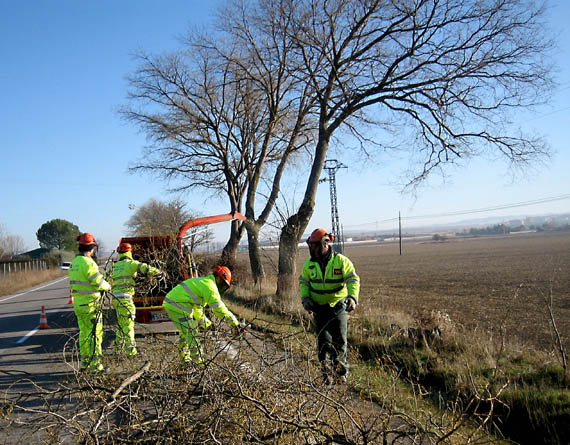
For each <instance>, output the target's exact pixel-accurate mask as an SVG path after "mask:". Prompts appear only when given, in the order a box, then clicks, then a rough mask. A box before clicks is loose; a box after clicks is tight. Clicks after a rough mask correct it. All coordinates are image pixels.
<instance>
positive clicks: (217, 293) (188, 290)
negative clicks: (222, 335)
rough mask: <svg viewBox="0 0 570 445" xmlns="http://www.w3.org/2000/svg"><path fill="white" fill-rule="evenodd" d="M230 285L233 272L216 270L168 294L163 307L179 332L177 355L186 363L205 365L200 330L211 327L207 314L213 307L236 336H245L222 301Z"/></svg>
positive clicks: (184, 282) (218, 267)
mask: <svg viewBox="0 0 570 445" xmlns="http://www.w3.org/2000/svg"><path fill="white" fill-rule="evenodd" d="M231 283H232V274H231V272H230V270H229V269H228V268H227V267H225V266H216V267H214V270H213V272H212V274H211V275H208V276H206V277H201V278H200V277H199V278H190V279H189V280H186V281H183V282H182V283H180V284H179V285H178V286H176V287H175V288H174V289H172V290H171V291H170V292H169V293H168V294H166V297H165V298H164V302H163V303H162V306H163V307H164V309H165V310H166V312H167V314H168V316H169V317H170V319H171V320H172V322H173V323H174V326H176V328H177V329H178V331H180V340H179V343H178V351H179V355H180V357H181V358H182V360H184V361H185V362H187V363H189V362H194V363H202V362H203V361H204V358H203V351H202V347H201V343H200V335H199V333H198V327H199V326H200V327H202V326H203V327H207V326H209V325H210V324H211V322H210V320H208V318H207V317H206V315H205V314H204V308H205V307H206V306H210V308H211V309H212V312H213V313H214V315H216V316H217V317H219V318H221V319H222V320H224V321H225V322H227V323H228V324H229V325H230V326H232V327H233V328H234V334H236V335H241V334H242V328H240V324H239V321H238V320H237V318H236V317H235V315H234V314H232V313H231V312H230V310H229V309H228V308H227V307H226V305H225V304H224V302H223V301H222V298H221V295H223V294H224V292H226V291H227V290H228V289H229V287H230V285H231Z"/></svg>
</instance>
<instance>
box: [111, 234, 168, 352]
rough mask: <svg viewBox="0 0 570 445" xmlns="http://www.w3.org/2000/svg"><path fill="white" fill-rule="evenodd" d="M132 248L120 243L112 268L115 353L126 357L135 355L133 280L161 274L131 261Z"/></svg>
mask: <svg viewBox="0 0 570 445" xmlns="http://www.w3.org/2000/svg"><path fill="white" fill-rule="evenodd" d="M132 251H133V247H132V246H131V244H130V243H121V244H119V247H117V252H118V253H119V259H118V261H117V262H116V263H115V264H114V266H113V274H112V278H113V280H112V283H113V307H114V308H115V311H116V313H117V330H116V332H115V352H116V353H120V352H123V351H124V352H125V353H126V354H127V356H131V357H132V356H134V355H136V354H137V345H136V342H135V310H136V309H135V303H134V302H133V296H134V294H135V278H136V277H137V276H138V275H139V274H141V275H147V276H148V277H153V276H156V275H160V274H161V273H162V272H161V270H160V269H157V268H156V267H152V266H149V265H148V264H146V263H141V262H140V261H136V260H134V259H133V254H132Z"/></svg>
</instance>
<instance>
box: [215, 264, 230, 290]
mask: <svg viewBox="0 0 570 445" xmlns="http://www.w3.org/2000/svg"><path fill="white" fill-rule="evenodd" d="M214 276H216V277H220V278H221V279H222V280H224V282H225V283H226V284H227V285H228V286H230V285H231V284H232V273H231V272H230V270H229V269H228V268H227V267H226V266H216V267H214Z"/></svg>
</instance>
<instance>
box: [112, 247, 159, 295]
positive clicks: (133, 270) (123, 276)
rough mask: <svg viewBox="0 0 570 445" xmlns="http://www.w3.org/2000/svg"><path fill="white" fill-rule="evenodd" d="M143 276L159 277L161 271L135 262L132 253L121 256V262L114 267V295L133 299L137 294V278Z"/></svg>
mask: <svg viewBox="0 0 570 445" xmlns="http://www.w3.org/2000/svg"><path fill="white" fill-rule="evenodd" d="M139 273H141V274H143V275H149V276H152V275H158V274H159V273H160V269H157V268H156V267H152V266H149V265H148V264H146V263H141V262H140V261H137V260H133V257H132V256H131V253H130V252H126V253H121V254H119V261H117V262H116V263H115V264H114V266H113V275H112V278H113V281H112V282H113V295H114V296H115V297H116V298H131V297H132V296H133V295H134V294H135V278H136V276H137V275H138V274H139Z"/></svg>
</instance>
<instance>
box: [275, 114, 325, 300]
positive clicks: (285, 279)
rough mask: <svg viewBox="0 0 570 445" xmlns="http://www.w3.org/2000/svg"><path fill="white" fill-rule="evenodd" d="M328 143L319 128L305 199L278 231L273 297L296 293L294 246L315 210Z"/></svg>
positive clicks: (295, 248)
mask: <svg viewBox="0 0 570 445" xmlns="http://www.w3.org/2000/svg"><path fill="white" fill-rule="evenodd" d="M321 125H323V123H321ZM329 140H330V134H329V133H328V132H327V131H326V129H324V128H321V130H320V132H319V140H318V141H317V146H316V148H315V157H314V160H313V165H312V167H311V174H310V175H309V180H308V182H307V188H306V190H305V196H304V197H303V201H302V202H301V205H300V206H299V210H298V211H297V213H296V214H295V215H292V216H290V217H289V218H288V219H287V223H286V224H285V226H284V227H283V228H282V229H281V236H280V237H279V272H278V276H277V293H276V295H277V297H285V296H287V295H293V294H294V293H296V292H297V290H296V289H297V270H296V269H297V267H296V261H297V253H298V251H299V249H298V244H299V240H300V239H301V236H302V235H303V232H304V231H305V229H306V228H307V225H308V224H309V221H310V219H311V216H312V215H313V210H314V209H315V196H316V195H317V188H318V185H319V179H320V177H321V173H322V171H323V167H324V165H325V158H326V156H327V152H328V149H329Z"/></svg>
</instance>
